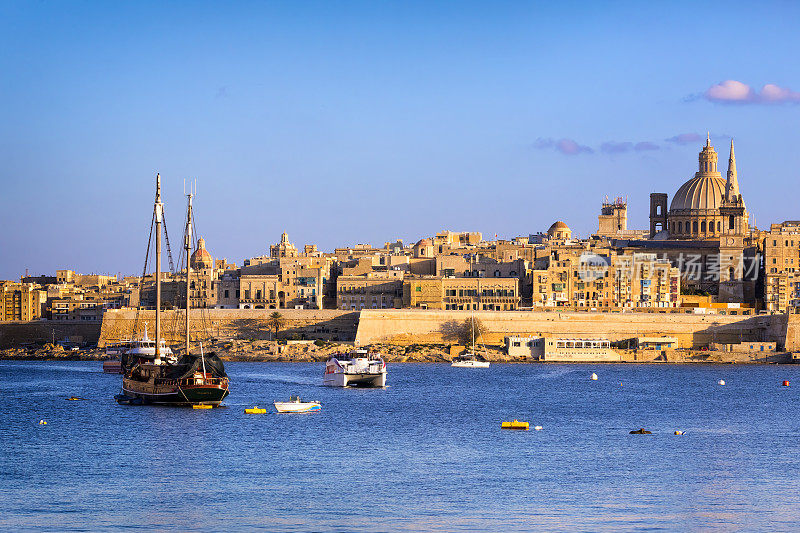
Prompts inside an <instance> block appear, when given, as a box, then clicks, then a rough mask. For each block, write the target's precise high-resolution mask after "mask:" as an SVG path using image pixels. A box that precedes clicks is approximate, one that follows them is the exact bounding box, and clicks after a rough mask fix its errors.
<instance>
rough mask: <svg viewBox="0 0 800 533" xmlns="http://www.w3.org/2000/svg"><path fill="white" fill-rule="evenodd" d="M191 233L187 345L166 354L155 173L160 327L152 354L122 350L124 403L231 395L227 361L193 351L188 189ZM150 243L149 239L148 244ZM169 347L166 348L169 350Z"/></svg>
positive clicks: (207, 401) (213, 400)
mask: <svg viewBox="0 0 800 533" xmlns="http://www.w3.org/2000/svg"><path fill="white" fill-rule="evenodd" d="M188 198H189V205H188V210H187V217H186V218H187V223H186V233H185V235H184V250H185V252H186V323H185V332H184V333H185V351H184V353H183V355H182V356H181V357H180V358H174V357H165V358H162V355H168V354H169V355H171V352H170V351H169V349H168V348H166V345H165V343H164V341H163V339H162V338H161V334H162V332H161V226H162V223H163V217H164V204H162V203H161V176H160V175H156V200H155V206H154V212H153V221H154V224H155V234H156V239H155V241H156V254H155V255H156V272H155V278H156V279H155V281H156V327H155V342H154V344H153V343H150V341H149V339H145V340H146V341H147V342H148V343H150V344H153V348H154V349H153V350H152V354H151V353H149V352H150V351H149V350H141V349H139V350H130V351H128V352H127V353H125V354H123V356H122V366H123V378H122V394H121V395H119V396H117V401H119V402H120V403H125V404H131V403H137V404H160V405H219V403H220V402H221V401H222V400H223V399H224V398H225V397H226V396H227V395H228V392H229V391H228V376H227V375H226V374H225V367H224V365H223V364H222V361H221V360H220V359H219V358H218V357H217V356H216V355H214V354H203V353H202V347H201V353H200V355H194V356H193V355H192V354H191V353H190V351H189V315H190V311H191V299H190V298H189V284H190V278H191V262H190V256H191V251H192V250H191V249H192V194H189V195H188ZM148 246H149V244H148ZM165 352H166V353H165Z"/></svg>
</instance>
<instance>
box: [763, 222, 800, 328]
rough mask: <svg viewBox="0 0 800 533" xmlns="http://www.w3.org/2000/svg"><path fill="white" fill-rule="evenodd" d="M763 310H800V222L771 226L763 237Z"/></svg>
mask: <svg viewBox="0 0 800 533" xmlns="http://www.w3.org/2000/svg"><path fill="white" fill-rule="evenodd" d="M764 308H765V309H766V310H767V311H771V312H779V313H797V312H799V311H800V221H797V220H792V221H786V222H783V223H782V224H772V226H771V227H770V230H769V232H767V233H766V235H765V236H764Z"/></svg>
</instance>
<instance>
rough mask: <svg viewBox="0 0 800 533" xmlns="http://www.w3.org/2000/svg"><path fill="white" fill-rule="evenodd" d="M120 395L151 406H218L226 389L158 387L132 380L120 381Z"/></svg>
mask: <svg viewBox="0 0 800 533" xmlns="http://www.w3.org/2000/svg"><path fill="white" fill-rule="evenodd" d="M122 393H123V394H124V395H125V396H127V397H129V398H136V399H139V400H141V402H142V403H143V404H152V405H175V406H186V405H196V404H205V405H219V404H220V402H221V401H222V400H224V399H225V398H226V397H227V396H228V388H227V387H223V386H221V385H189V386H182V387H178V386H176V385H159V384H152V383H149V382H141V381H136V380H132V379H127V378H126V379H123V380H122Z"/></svg>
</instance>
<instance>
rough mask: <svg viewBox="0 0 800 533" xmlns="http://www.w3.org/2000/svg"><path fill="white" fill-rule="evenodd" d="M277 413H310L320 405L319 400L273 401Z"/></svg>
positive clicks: (317, 409) (319, 407)
mask: <svg viewBox="0 0 800 533" xmlns="http://www.w3.org/2000/svg"><path fill="white" fill-rule="evenodd" d="M273 405H274V406H275V409H276V410H277V411H278V412H279V413H311V412H314V411H319V410H320V409H321V408H322V407H321V406H320V404H319V402H300V403H298V402H273Z"/></svg>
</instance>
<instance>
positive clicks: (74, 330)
mask: <svg viewBox="0 0 800 533" xmlns="http://www.w3.org/2000/svg"><path fill="white" fill-rule="evenodd" d="M99 337H100V324H97V323H95V324H89V323H86V322H76V323H70V322H61V321H49V320H35V321H31V322H0V350H2V349H5V348H16V347H20V346H25V345H29V344H45V343H51V342H53V338H55V340H56V341H61V340H65V339H69V340H71V341H73V342H77V343H80V344H94V343H96V342H97V340H98V338H99Z"/></svg>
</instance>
